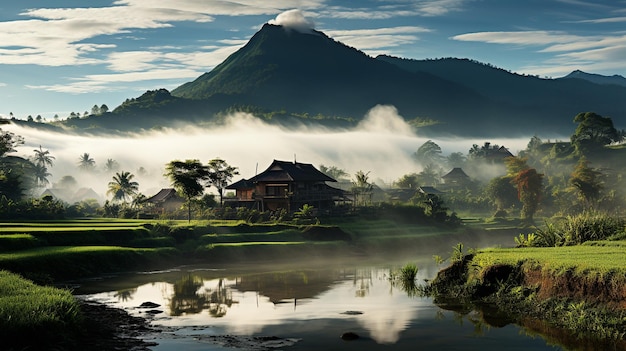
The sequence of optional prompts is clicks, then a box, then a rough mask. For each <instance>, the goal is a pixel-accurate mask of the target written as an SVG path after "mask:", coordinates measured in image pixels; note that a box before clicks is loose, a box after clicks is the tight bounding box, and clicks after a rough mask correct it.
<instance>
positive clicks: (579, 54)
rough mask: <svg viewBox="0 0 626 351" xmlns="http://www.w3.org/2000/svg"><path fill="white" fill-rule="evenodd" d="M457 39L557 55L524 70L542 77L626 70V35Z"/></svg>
mask: <svg viewBox="0 0 626 351" xmlns="http://www.w3.org/2000/svg"><path fill="white" fill-rule="evenodd" d="M452 39H454V40H459V41H471V42H483V43H490V44H501V45H511V46H535V47H537V49H536V53H538V54H554V56H551V57H549V58H546V59H544V60H543V61H542V62H537V63H535V64H533V65H531V66H525V67H520V69H521V70H523V71H526V72H534V74H540V75H549V76H553V75H560V74H566V73H569V72H571V71H572V70H574V69H584V70H587V71H591V72H593V71H597V70H610V69H613V70H624V69H626V62H624V61H623V60H621V59H620V57H626V35H625V34H617V33H614V34H611V33H607V34H606V35H602V36H600V35H589V36H582V35H573V34H568V33H565V32H554V31H517V32H481V33H468V34H461V35H457V36H454V37H452Z"/></svg>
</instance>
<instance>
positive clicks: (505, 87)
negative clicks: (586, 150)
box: [377, 56, 626, 134]
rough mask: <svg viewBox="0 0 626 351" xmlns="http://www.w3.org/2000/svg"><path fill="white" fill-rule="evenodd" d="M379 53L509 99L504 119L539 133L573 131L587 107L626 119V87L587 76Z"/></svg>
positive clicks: (622, 123) (499, 99) (406, 66)
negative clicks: (526, 72) (560, 75)
mask: <svg viewBox="0 0 626 351" xmlns="http://www.w3.org/2000/svg"><path fill="white" fill-rule="evenodd" d="M377 59H379V60H382V61H385V62H389V63H392V64H394V65H396V66H398V67H400V68H402V69H405V70H407V71H410V72H418V71H419V72H428V73H430V74H433V75H436V76H438V77H441V78H444V79H448V80H450V81H452V82H455V83H458V84H462V85H464V86H466V87H468V88H470V89H472V90H473V91H476V92H478V93H479V94H482V95H483V96H487V97H489V98H491V99H492V100H493V101H496V102H499V103H504V104H507V105H509V106H510V111H509V112H510V113H511V117H508V116H506V111H500V113H503V115H502V117H503V118H504V120H503V121H502V122H503V125H506V124H507V123H509V122H515V121H514V120H513V119H514V118H520V119H521V120H522V121H524V122H525V123H527V126H526V127H523V126H522V127H521V128H522V129H523V130H525V131H526V132H529V131H531V130H532V129H534V130H535V131H536V133H546V132H548V133H549V132H553V133H559V132H560V134H563V132H565V133H569V132H571V131H573V129H575V126H574V125H573V124H572V121H573V118H574V116H576V115H577V114H578V113H580V112H588V111H591V112H596V113H598V114H600V115H603V116H605V117H611V118H612V119H613V121H614V123H615V124H616V125H618V126H620V127H621V128H623V127H624V126H625V125H626V115H625V114H626V87H622V86H617V85H600V84H596V83H593V82H590V81H589V80H583V79H547V78H540V77H536V76H528V75H519V74H515V73H511V72H508V71H506V70H503V69H500V68H497V67H494V66H492V65H489V64H484V63H480V62H477V61H473V60H469V59H458V58H444V59H437V60H410V59H403V58H396V57H391V56H379V57H378V58H377ZM513 116H515V117H513ZM512 125H516V124H515V123H513V124H512Z"/></svg>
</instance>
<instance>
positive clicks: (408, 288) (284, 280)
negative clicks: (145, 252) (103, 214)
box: [77, 266, 562, 350]
mask: <svg viewBox="0 0 626 351" xmlns="http://www.w3.org/2000/svg"><path fill="white" fill-rule="evenodd" d="M254 268H255V270H256V272H253V271H252V269H251V268H244V269H239V268H237V269H230V270H229V269H222V270H215V269H197V268H193V269H192V268H189V269H181V270H180V271H175V272H174V271H172V272H164V273H161V274H152V275H150V276H149V279H148V278H147V276H136V277H134V278H135V279H139V282H137V281H134V282H133V280H126V281H123V279H122V278H121V277H120V278H119V279H111V281H109V282H108V283H110V286H114V287H116V290H114V291H109V290H107V289H106V286H105V285H103V284H104V282H102V281H101V282H98V283H97V284H99V285H98V288H99V289H101V291H102V292H94V291H93V290H90V289H92V288H90V287H89V286H85V287H83V288H82V289H83V290H85V291H90V295H89V297H90V298H91V299H96V300H100V301H104V302H107V303H109V304H111V305H114V306H116V307H120V308H125V309H127V310H129V311H130V312H131V313H137V314H141V313H143V312H142V311H141V310H140V309H138V308H137V307H138V306H140V305H141V304H142V303H144V302H154V303H156V304H159V305H161V307H160V309H162V310H163V313H162V314H159V315H158V316H156V317H154V319H153V324H155V325H161V326H165V327H175V328H187V327H189V328H190V329H189V330H191V331H189V330H188V331H187V333H200V331H199V330H206V331H205V333H208V335H215V334H220V335H240V336H257V335H261V336H262V335H272V336H273V335H277V336H279V337H284V338H302V339H303V340H305V341H303V342H302V343H301V345H302V346H299V345H300V343H299V345H296V346H295V349H320V348H321V349H327V347H326V343H335V342H340V341H341V340H340V338H339V336H340V334H341V333H343V332H346V331H356V332H357V333H358V334H359V335H360V336H361V337H362V338H363V339H364V340H366V341H364V342H369V343H371V344H367V345H365V344H360V345H363V346H359V345H357V344H354V345H356V346H354V347H357V348H362V347H364V348H367V349H392V350H411V349H414V348H415V345H417V344H419V345H420V347H421V349H424V350H434V349H441V348H446V347H447V348H448V349H461V348H465V347H466V346H467V347H469V348H470V349H484V350H496V349H503V348H509V349H518V350H521V349H530V348H532V349H538V350H554V349H555V348H554V347H553V346H550V345H546V342H545V341H543V340H541V339H539V340H536V339H537V338H534V337H528V336H527V335H526V334H531V335H533V336H535V335H536V333H531V332H530V331H529V330H528V329H525V328H519V327H517V326H515V325H513V324H511V320H510V319H508V318H507V316H504V315H500V314H498V313H497V311H495V310H493V309H490V308H489V306H483V308H478V309H475V308H473V307H469V306H464V305H459V304H455V303H454V302H450V301H445V302H442V301H436V305H435V304H434V303H433V301H432V300H430V299H428V298H424V297H422V296H421V295H420V290H419V286H418V285H417V284H416V283H415V281H413V282H402V281H397V282H392V281H390V280H389V272H390V269H389V268H387V267H380V266H374V267H368V266H365V267H363V266H359V267H346V266H340V267H320V269H313V268H311V267H306V268H298V267H297V266H294V267H289V268H288V269H285V267H282V268H283V269H276V268H271V269H258V270H257V269H256V268H257V267H254ZM251 271H252V272H251ZM423 272H428V270H427V269H424V270H422V269H420V271H419V272H418V278H417V279H416V281H423V280H424V279H425V278H431V277H426V276H424V275H423V274H424V273H423ZM80 290H81V289H79V290H78V291H77V294H80V292H81V291H80ZM144 315H145V314H144ZM199 327H201V328H199ZM205 335H207V334H205ZM552 341H553V340H552ZM306 342H309V343H310V344H309V346H310V347H311V348H308V346H307V344H306ZM560 343H562V341H561V342H560ZM311 345H313V346H311ZM341 345H344V347H347V349H354V348H353V346H352V344H350V345H347V344H341ZM429 345H430V346H429ZM486 345H490V346H486ZM511 345H513V346H514V347H513V348H510V346H511ZM444 346H445V347H444ZM483 346H484V347H483ZM331 348H332V347H331ZM335 349H337V347H335ZM557 349H558V348H557Z"/></svg>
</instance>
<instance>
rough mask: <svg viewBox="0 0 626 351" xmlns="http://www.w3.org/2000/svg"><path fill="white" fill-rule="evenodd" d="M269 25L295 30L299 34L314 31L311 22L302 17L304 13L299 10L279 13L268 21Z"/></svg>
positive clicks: (313, 25)
mask: <svg viewBox="0 0 626 351" xmlns="http://www.w3.org/2000/svg"><path fill="white" fill-rule="evenodd" d="M268 23H269V24H274V25H279V26H283V27H285V28H290V29H294V30H297V31H299V32H304V33H306V32H310V31H312V30H313V29H315V24H314V23H313V21H311V20H309V19H307V18H306V17H304V13H303V12H302V11H300V10H295V9H294V10H289V11H285V12H282V13H280V14H279V15H278V16H276V18H275V19H273V20H270V21H269V22H268Z"/></svg>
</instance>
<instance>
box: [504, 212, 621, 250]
mask: <svg viewBox="0 0 626 351" xmlns="http://www.w3.org/2000/svg"><path fill="white" fill-rule="evenodd" d="M625 228H626V220H624V219H622V218H618V217H613V216H610V215H608V214H606V213H603V212H596V211H585V212H582V213H579V214H576V215H570V216H567V217H566V218H562V219H560V220H558V221H555V222H553V223H546V225H545V228H544V229H542V228H538V229H536V230H535V232H534V233H530V234H528V237H524V235H523V234H520V236H519V237H516V238H515V242H516V243H517V244H518V246H540V247H556V246H572V245H580V244H582V243H585V242H588V241H599V240H607V239H609V240H610V239H613V240H619V239H620V238H624V237H626V230H625ZM531 239H532V240H531Z"/></svg>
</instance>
